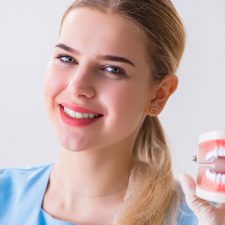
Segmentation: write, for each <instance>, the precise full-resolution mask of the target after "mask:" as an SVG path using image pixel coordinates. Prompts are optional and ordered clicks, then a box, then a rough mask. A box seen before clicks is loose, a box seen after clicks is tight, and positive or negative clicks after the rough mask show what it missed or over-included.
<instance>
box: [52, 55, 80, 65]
mask: <svg viewBox="0 0 225 225" xmlns="http://www.w3.org/2000/svg"><path fill="white" fill-rule="evenodd" d="M56 58H57V59H59V60H60V61H61V62H62V63H65V64H72V63H76V60H75V59H74V58H73V57H71V56H69V55H58V56H57V57H56Z"/></svg>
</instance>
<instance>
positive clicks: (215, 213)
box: [180, 174, 225, 225]
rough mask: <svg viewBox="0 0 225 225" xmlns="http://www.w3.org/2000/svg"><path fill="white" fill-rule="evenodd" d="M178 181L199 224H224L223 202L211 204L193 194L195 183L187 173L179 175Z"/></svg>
mask: <svg viewBox="0 0 225 225" xmlns="http://www.w3.org/2000/svg"><path fill="white" fill-rule="evenodd" d="M180 182H181V186H182V189H183V192H184V194H185V198H186V201H187V204H188V206H189V207H190V208H191V209H192V210H193V212H194V213H195V214H196V216H197V217H198V220H199V225H225V204H224V203H223V204H219V205H218V206H212V205H211V204H210V203H209V202H207V201H205V200H203V199H201V198H198V197H197V196H196V195H195V188H196V184H195V182H194V180H193V178H192V177H190V176H189V175H187V174H181V175H180Z"/></svg>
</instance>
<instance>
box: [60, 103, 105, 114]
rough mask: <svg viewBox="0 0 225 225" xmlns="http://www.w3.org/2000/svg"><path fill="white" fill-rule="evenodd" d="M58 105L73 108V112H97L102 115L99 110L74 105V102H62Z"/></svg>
mask: <svg viewBox="0 0 225 225" xmlns="http://www.w3.org/2000/svg"><path fill="white" fill-rule="evenodd" d="M60 105H61V106H63V107H66V108H68V109H70V110H73V111H75V112H79V113H88V114H99V115H102V116H103V114H101V113H100V112H97V111H94V110H91V109H87V108H83V107H81V106H78V105H74V104H71V103H62V104H60Z"/></svg>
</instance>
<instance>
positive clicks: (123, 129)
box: [45, 8, 154, 151]
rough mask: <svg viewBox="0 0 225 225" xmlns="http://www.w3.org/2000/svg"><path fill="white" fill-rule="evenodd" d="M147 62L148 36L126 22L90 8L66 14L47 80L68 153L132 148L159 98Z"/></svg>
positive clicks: (50, 106) (49, 103)
mask: <svg viewBox="0 0 225 225" xmlns="http://www.w3.org/2000/svg"><path fill="white" fill-rule="evenodd" d="M148 61H149V59H148V57H147V51H146V45H145V35H144V33H143V32H142V31H141V30H138V29H137V27H136V26H135V24H133V23H132V22H130V21H129V20H127V19H126V18H125V17H123V16H121V15H118V14H107V13H103V12H100V11H97V10H94V9H88V8H77V9H75V10H73V11H71V12H70V13H69V14H68V15H67V17H66V18H65V20H64V23H63V27H62V30H61V34H60V37H59V40H58V43H57V45H56V47H55V50H54V53H53V57H52V59H51V60H50V62H49V65H48V68H47V71H46V76H45V101H46V106H47V110H48V113H49V117H50V120H51V122H52V124H53V126H54V129H55V130H56V133H57V136H58V137H59V140H60V143H61V145H62V146H63V148H65V149H67V150H72V151H80V150H88V149H99V148H103V147H107V146H112V145H117V144H118V143H120V145H121V146H122V145H123V146H124V143H126V144H125V146H126V145H129V144H130V143H133V141H134V138H135V135H136V132H137V130H138V129H139V127H140V125H141V124H142V122H143V120H144V118H145V116H146V113H145V112H146V107H147V106H148V105H149V103H150V99H151V98H152V97H153V95H154V93H153V90H154V84H153V81H152V79H151V69H150V66H149V63H148ZM64 110H65V111H66V112H64ZM75 111H76V112H79V113H77V114H76V113H75ZM80 113H85V114H80ZM68 114H69V115H68ZM99 116H100V117H99ZM74 117H86V118H74ZM87 117H89V118H87ZM91 117H94V118H91ZM95 117H96V118H95ZM117 147H119V146H117Z"/></svg>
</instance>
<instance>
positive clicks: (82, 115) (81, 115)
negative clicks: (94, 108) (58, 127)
mask: <svg viewBox="0 0 225 225" xmlns="http://www.w3.org/2000/svg"><path fill="white" fill-rule="evenodd" d="M64 112H66V113H67V114H68V115H69V116H71V117H73V118H77V119H83V118H92V119H93V118H94V117H96V116H98V115H97V114H88V113H80V112H75V111H73V110H71V109H68V108H66V107H64Z"/></svg>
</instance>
